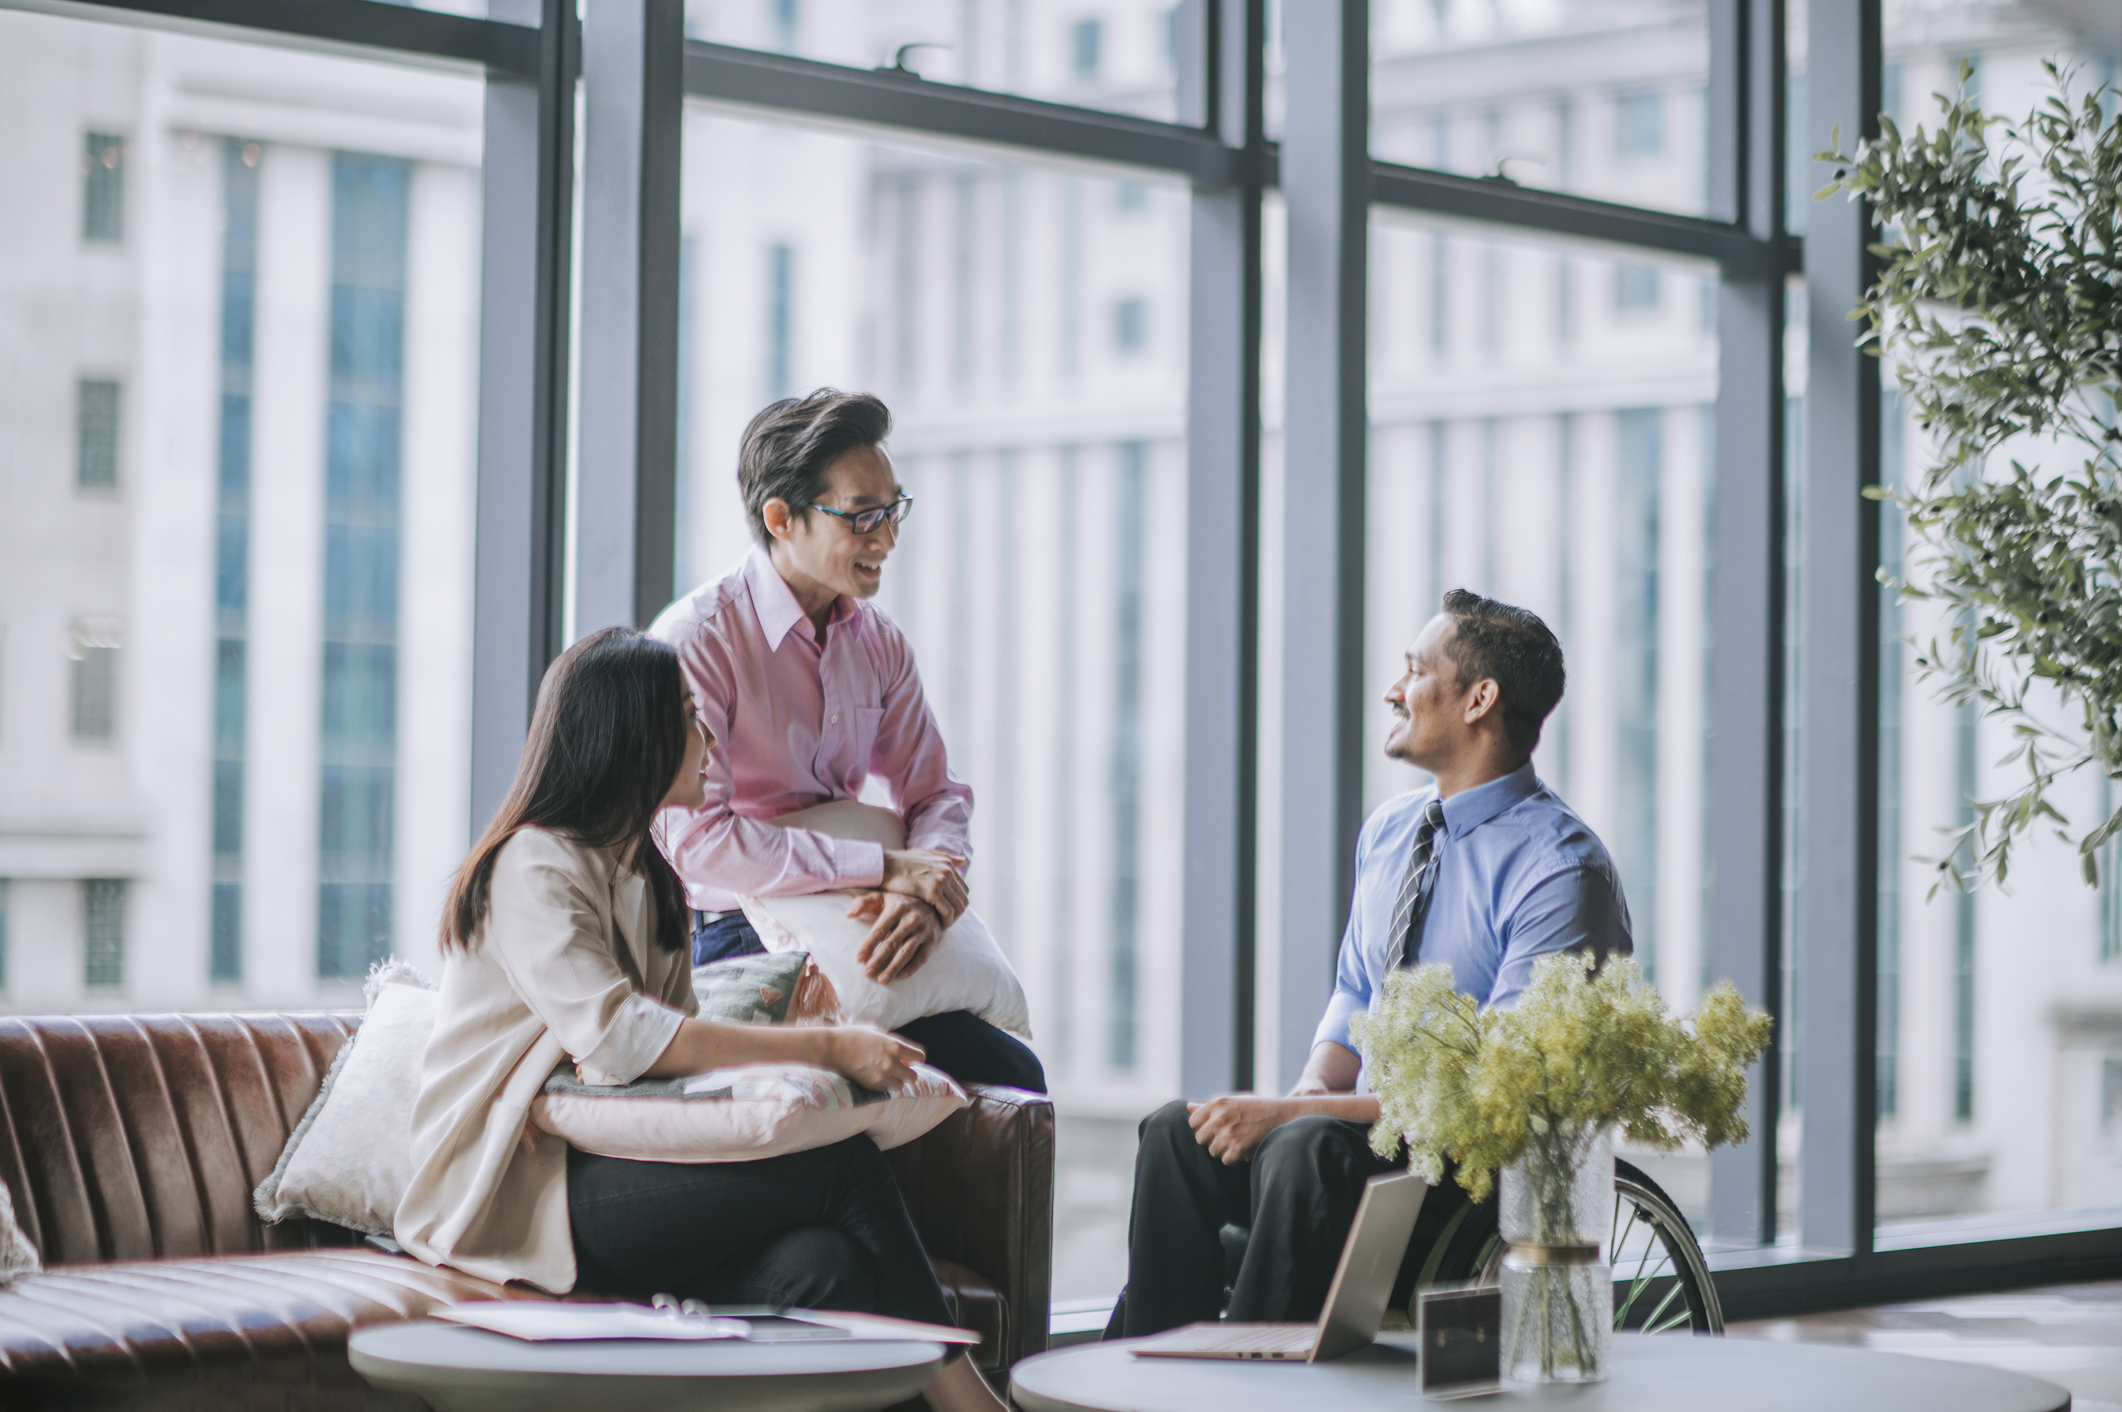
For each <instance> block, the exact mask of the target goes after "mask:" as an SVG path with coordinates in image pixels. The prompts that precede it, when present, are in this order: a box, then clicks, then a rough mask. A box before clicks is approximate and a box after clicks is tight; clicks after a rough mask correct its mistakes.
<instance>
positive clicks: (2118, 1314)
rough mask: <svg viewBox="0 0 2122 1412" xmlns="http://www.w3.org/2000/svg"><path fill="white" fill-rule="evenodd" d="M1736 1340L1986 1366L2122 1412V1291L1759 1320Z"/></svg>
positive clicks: (2040, 1293) (2059, 1291)
mask: <svg viewBox="0 0 2122 1412" xmlns="http://www.w3.org/2000/svg"><path fill="white" fill-rule="evenodd" d="M1728 1332H1729V1334H1730V1336H1731V1337H1733V1338H1760V1339H1780V1340H1785V1341H1788V1342H1791V1343H1837V1344H1844V1345H1848V1346H1850V1347H1855V1348H1876V1349H1880V1350H1883V1351H1885V1352H1889V1353H1909V1354H1915V1355H1917V1356H1919V1357H1924V1358H1942V1359H1947V1360H1950V1361H1953V1362H1960V1363H1987V1364H1990V1365H1991V1366H1993V1367H1997V1368H2009V1369H2011V1370H2012V1371H2014V1372H2019V1373H2030V1374H2032V1375H2033V1376H2035V1377H2039V1378H2047V1379H2048V1380H2049V1381H2050V1382H2054V1383H2061V1384H2062V1385H2063V1386H2064V1387H2067V1388H2069V1389H2070V1392H2071V1401H2072V1406H2073V1408H2074V1409H2075V1412H2122V1283H2110V1284H2090V1285H2057V1286H2053V1287H2051V1288H2048V1289H2030V1290H2021V1291H2019V1292H2018V1293H2016V1294H1973V1295H1966V1296H1963V1297H1960V1298H1956V1299H1937V1300H1927V1301H1924V1302H1922V1303H1919V1304H1888V1305H1882V1306H1880V1307H1878V1308H1875V1309H1849V1310H1844V1311H1842V1312H1841V1313H1837V1314H1808V1315H1805V1316H1803V1317H1801V1318H1795V1319H1759V1320H1754V1321H1751V1322H1748V1323H1740V1324H1733V1325H1732V1326H1731V1327H1730V1329H1729V1330H1728Z"/></svg>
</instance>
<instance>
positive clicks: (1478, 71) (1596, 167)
mask: <svg viewBox="0 0 2122 1412" xmlns="http://www.w3.org/2000/svg"><path fill="white" fill-rule="evenodd" d="M1300 14H1301V7H1294V6H1287V5H1286V6H1285V7H1284V15H1285V19H1284V22H1285V23H1295V22H1296V21H1297V18H1298V16H1299V15H1300ZM1708 82H1709V7H1708V6H1707V5H1706V4H1705V3H1703V0H1606V3H1601V4H1579V5H1555V4H1549V3H1545V0H1434V3H1432V2H1431V0H1421V3H1417V0H1380V2H1379V3H1377V4H1374V5H1373V6H1372V9H1371V143H1370V145H1371V152H1372V154H1373V155H1374V156H1376V157H1378V158H1380V159H1382V160H1384V161H1388V162H1399V163H1402V164H1404V165H1407V166H1413V167H1428V168H1430V169H1432V170H1435V171H1445V172H1456V173H1459V174H1460V175H1463V176H1498V175H1500V176H1503V177H1507V178H1509V179H1510V180H1511V181H1514V182H1517V183H1519V184H1521V185H1524V186H1536V187H1541V188H1543V189H1545V190H1549V191H1566V192H1571V193H1573V194H1575V195H1579V196H1594V197H1598V198H1600V199H1602V200H1606V201H1620V202H1625V203H1627V204H1629V205H1633V206H1651V207H1656V208H1657V209H1659V210H1666V211H1680V212H1684V213H1687V214H1690V215H1693V214H1700V213H1701V212H1702V211H1703V209H1704V201H1705V188H1704V181H1705V178H1706V175H1707V172H1708V157H1707V153H1708V141H1707V139H1708V133H1709V122H1708V97H1707V93H1706V88H1707V85H1708ZM1622 268H1623V269H1629V268H1631V267H1628V266H1623V267H1622ZM1633 268H1636V269H1639V270H1640V269H1641V268H1643V267H1641V266H1637V267H1633Z"/></svg>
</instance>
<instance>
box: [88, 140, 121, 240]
mask: <svg viewBox="0 0 2122 1412" xmlns="http://www.w3.org/2000/svg"><path fill="white" fill-rule="evenodd" d="M81 173H82V192H81V238H82V239H83V240H96V241H106V242H115V241H120V240H123V239H125V139H124V138H122V137H113V136H111V135H110V134H109V133H107V132H92V133H90V134H88V138H87V142H86V144H85V148H84V150H83V152H82V156H81Z"/></svg>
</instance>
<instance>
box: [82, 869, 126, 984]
mask: <svg viewBox="0 0 2122 1412" xmlns="http://www.w3.org/2000/svg"><path fill="white" fill-rule="evenodd" d="M81 941H82V947H81V955H82V972H81V979H82V981H83V983H84V984H87V985H92V986H106V985H124V984H125V879H124V878H84V879H82V882H81Z"/></svg>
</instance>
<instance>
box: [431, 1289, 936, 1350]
mask: <svg viewBox="0 0 2122 1412" xmlns="http://www.w3.org/2000/svg"><path fill="white" fill-rule="evenodd" d="M432 1312H433V1314H434V1316H435V1317H436V1318H438V1319H449V1320H452V1321H453V1322H455V1323H459V1324H469V1325H471V1326H472V1327H473V1328H475V1329H487V1330H490V1331H492V1332H494V1333H497V1334H507V1335H508V1336H509V1337H510V1338H520V1339H529V1340H533V1341H543V1340H546V1339H598V1338H664V1339H717V1338H732V1339H741V1338H743V1337H744V1336H745V1335H746V1334H748V1333H750V1332H751V1327H750V1325H748V1324H746V1323H745V1322H744V1321H743V1320H742V1319H709V1318H703V1317H701V1316H700V1315H698V1314H677V1313H665V1312H664V1311H663V1310H661V1309H645V1308H643V1307H642V1306H641V1305H638V1304H568V1303H564V1302H562V1301H560V1300H557V1299H553V1300H544V1299H493V1300H476V1301H474V1302H472V1303H469V1304H456V1305H452V1306H450V1307H449V1308H447V1309H436V1310H433V1311H432ZM902 1337H904V1335H902Z"/></svg>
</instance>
